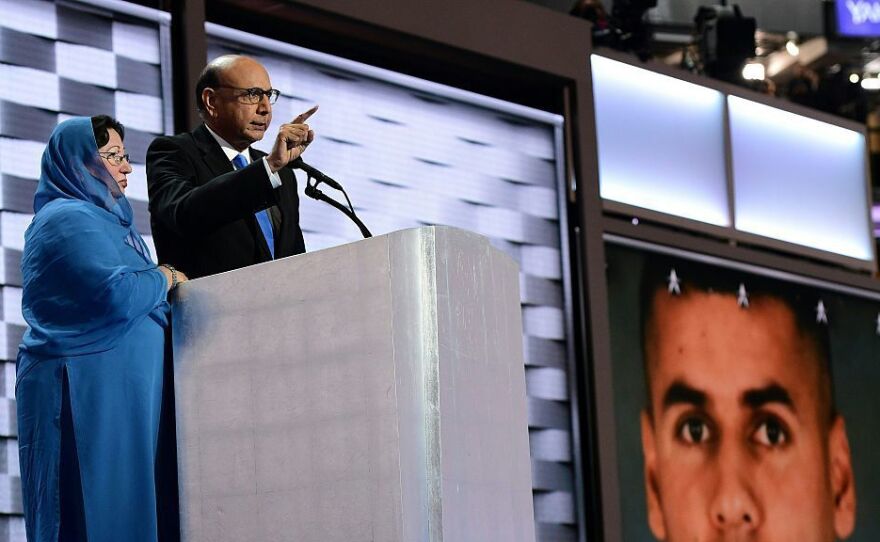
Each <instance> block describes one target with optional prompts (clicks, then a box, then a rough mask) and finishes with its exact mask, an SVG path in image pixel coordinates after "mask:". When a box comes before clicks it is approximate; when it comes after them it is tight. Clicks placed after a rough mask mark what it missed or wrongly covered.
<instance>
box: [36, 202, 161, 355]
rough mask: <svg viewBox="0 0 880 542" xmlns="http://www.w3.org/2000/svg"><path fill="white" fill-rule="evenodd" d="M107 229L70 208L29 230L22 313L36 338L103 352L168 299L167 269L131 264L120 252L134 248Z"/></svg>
mask: <svg viewBox="0 0 880 542" xmlns="http://www.w3.org/2000/svg"><path fill="white" fill-rule="evenodd" d="M110 231H114V229H112V228H110V229H108V228H107V227H106V225H105V224H104V221H103V219H101V218H99V217H97V216H95V215H93V214H92V213H91V212H89V211H87V210H84V209H81V208H78V207H73V208H71V209H65V210H63V211H58V212H55V213H53V214H52V215H51V216H49V217H47V219H46V220H44V221H43V222H42V223H41V224H40V225H39V227H37V228H35V229H34V231H32V232H29V235H28V236H27V241H26V247H25V254H24V255H23V257H22V276H23V285H24V292H23V295H22V311H23V313H24V315H25V319H26V320H27V321H28V324H29V325H30V326H31V328H32V329H33V330H34V333H36V334H39V333H43V334H45V335H46V337H45V339H46V340H51V341H54V342H60V343H64V342H66V341H68V340H71V341H74V342H77V341H78V343H77V344H80V343H81V344H86V345H92V346H93V347H97V350H95V351H98V350H100V349H101V348H102V347H101V345H102V344H103V345H104V346H106V347H107V348H110V347H112V344H115V339H114V337H115V338H118V337H119V336H121V335H123V334H124V333H125V332H126V331H127V330H128V329H130V328H131V327H132V326H134V325H135V324H136V323H138V322H139V321H140V319H142V318H144V317H146V316H147V315H149V314H150V312H152V311H153V310H154V309H155V308H157V307H159V306H161V305H162V304H163V303H164V302H165V296H166V279H165V276H164V275H163V274H162V272H161V271H159V270H158V269H157V268H156V267H155V266H154V265H151V264H148V263H147V262H144V263H143V265H140V266H131V265H128V264H126V263H125V260H124V258H123V254H122V252H121V251H123V250H130V249H129V248H128V247H127V245H125V243H124V240H123V239H122V238H120V239H114V238H112V237H111V234H110V233H109V232H110ZM62 350H63V348H62ZM89 350H92V349H91V348H90V349H89Z"/></svg>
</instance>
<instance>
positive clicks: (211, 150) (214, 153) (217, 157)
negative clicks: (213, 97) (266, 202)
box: [193, 124, 278, 261]
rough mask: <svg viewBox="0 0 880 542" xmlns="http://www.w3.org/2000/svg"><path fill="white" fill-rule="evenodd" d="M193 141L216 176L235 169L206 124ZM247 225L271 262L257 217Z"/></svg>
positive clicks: (202, 125) (195, 133)
mask: <svg viewBox="0 0 880 542" xmlns="http://www.w3.org/2000/svg"><path fill="white" fill-rule="evenodd" d="M193 139H194V140H195V141H196V144H197V145H198V147H199V150H200V151H201V153H202V159H203V160H204V161H205V164H206V165H207V166H208V169H210V170H211V173H212V174H213V175H214V176H219V175H223V174H224V173H229V172H231V171H233V170H234V169H235V168H234V167H233V166H232V162H230V161H229V158H227V157H226V154H225V153H224V152H223V149H221V148H220V145H219V144H218V143H217V140H216V139H214V136H212V135H211V132H209V131H208V129H207V128H206V127H205V125H204V124H200V125H199V127H198V128H196V129H195V130H193ZM250 151H251V159H253V158H254V149H250ZM245 223H246V224H247V226H248V229H249V230H250V232H251V235H253V236H254V242H255V243H256V244H257V247H259V250H260V252H261V253H262V254H263V258H264V260H265V261H270V260H271V259H272V254H271V253H270V252H269V245H267V244H266V238H265V237H264V236H263V231H262V230H261V229H260V225H259V224H257V219H256V217H255V216H253V215H251V216H250V217H248V218H247V219H246V220H245ZM277 244H278V243H276V246H277Z"/></svg>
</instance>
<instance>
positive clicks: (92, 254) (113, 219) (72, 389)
mask: <svg viewBox="0 0 880 542" xmlns="http://www.w3.org/2000/svg"><path fill="white" fill-rule="evenodd" d="M123 135H124V134H123V128H122V126H121V125H120V124H119V123H118V122H116V121H115V120H114V119H112V118H110V117H107V116H104V115H102V116H98V117H93V118H91V119H89V118H88V117H78V118H74V119H71V120H67V121H65V122H62V123H61V124H59V125H58V127H56V128H55V131H54V132H53V133H52V135H51V137H50V138H49V143H48V145H47V146H46V150H45V152H44V153H43V160H42V173H41V176H40V181H39V184H38V185H37V192H36V195H35V196H34V212H35V213H36V215H35V216H34V220H33V222H32V223H31V225H30V227H28V229H27V232H26V233H25V246H24V254H23V256H22V263H21V268H22V278H23V293H22V312H23V314H24V318H25V320H26V321H27V323H28V325H29V328H28V330H27V332H26V333H25V335H24V339H23V341H22V344H21V346H20V348H19V355H18V363H17V370H18V375H17V381H16V392H15V395H16V402H17V409H18V431H19V458H20V461H21V478H22V490H23V495H24V511H25V522H26V527H27V537H28V540H29V541H30V542H56V541H68V540H76V541H85V540H87V541H90V542H103V541H122V540H124V541H127V542H136V541H150V542H155V541H156V540H157V537H158V534H157V513H156V469H155V462H156V458H157V441H158V427H159V414H160V406H161V404H162V393H163V389H162V384H163V356H164V341H165V328H166V327H167V326H168V312H169V306H168V303H167V302H166V297H167V295H168V291H169V290H170V289H171V288H173V287H174V286H176V285H177V283H178V282H179V280H185V277H183V276H182V274H180V273H177V272H176V271H175V270H174V269H173V268H170V267H167V266H160V267H157V266H156V265H155V264H154V263H153V262H152V260H151V259H150V255H149V251H148V250H147V247H146V245H145V244H144V241H143V239H141V236H140V235H139V234H138V232H137V231H136V230H135V227H134V225H133V221H132V209H131V205H130V204H129V202H128V200H127V199H126V198H125V196H124V194H123V191H124V190H125V187H126V186H127V179H126V174H127V173H130V172H131V166H130V164H129V163H128V155H126V154H125V148H124V147H123V143H122V137H123Z"/></svg>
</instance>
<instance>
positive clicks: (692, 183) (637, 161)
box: [590, 55, 730, 226]
mask: <svg viewBox="0 0 880 542" xmlns="http://www.w3.org/2000/svg"><path fill="white" fill-rule="evenodd" d="M590 62H591V66H592V74H593V93H594V101H595V108H596V136H597V141H598V147H599V186H600V191H601V195H602V197H603V198H605V199H607V200H612V201H617V202H621V203H627V204H630V205H635V206H638V207H643V208H645V209H650V210H653V211H660V212H663V213H668V214H671V215H675V216H681V217H685V218H690V219H693V220H699V221H701V222H706V223H709V224H714V225H717V226H729V225H730V217H729V211H728V196H727V173H726V164H725V157H724V96H723V94H722V93H720V92H718V91H716V90H713V89H709V88H705V87H701V86H699V85H695V84H692V83H688V82H686V81H682V80H679V79H675V78H673V77H668V76H666V75H661V74H658V73H655V72H652V71H650V70H646V69H643V68H637V67H635V66H630V65H629V64H625V63H623V62H618V61H616V60H611V59H609V58H606V57H602V56H599V55H592V56H591V60H590Z"/></svg>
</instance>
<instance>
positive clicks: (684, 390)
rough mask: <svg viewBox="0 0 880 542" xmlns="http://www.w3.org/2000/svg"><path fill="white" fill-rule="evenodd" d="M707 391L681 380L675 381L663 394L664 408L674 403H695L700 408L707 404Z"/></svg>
mask: <svg viewBox="0 0 880 542" xmlns="http://www.w3.org/2000/svg"><path fill="white" fill-rule="evenodd" d="M706 401H707V397H706V392H703V391H700V390H698V389H696V388H694V387H692V386H690V385H688V384H685V383H684V382H682V381H681V380H676V381H675V382H673V383H672V384H671V385H670V386H669V388H668V389H667V390H666V393H665V394H664V395H663V408H664V409H667V408H669V407H671V406H673V405H681V404H685V405H693V406H695V407H698V408H704V407H705V406H706Z"/></svg>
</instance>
